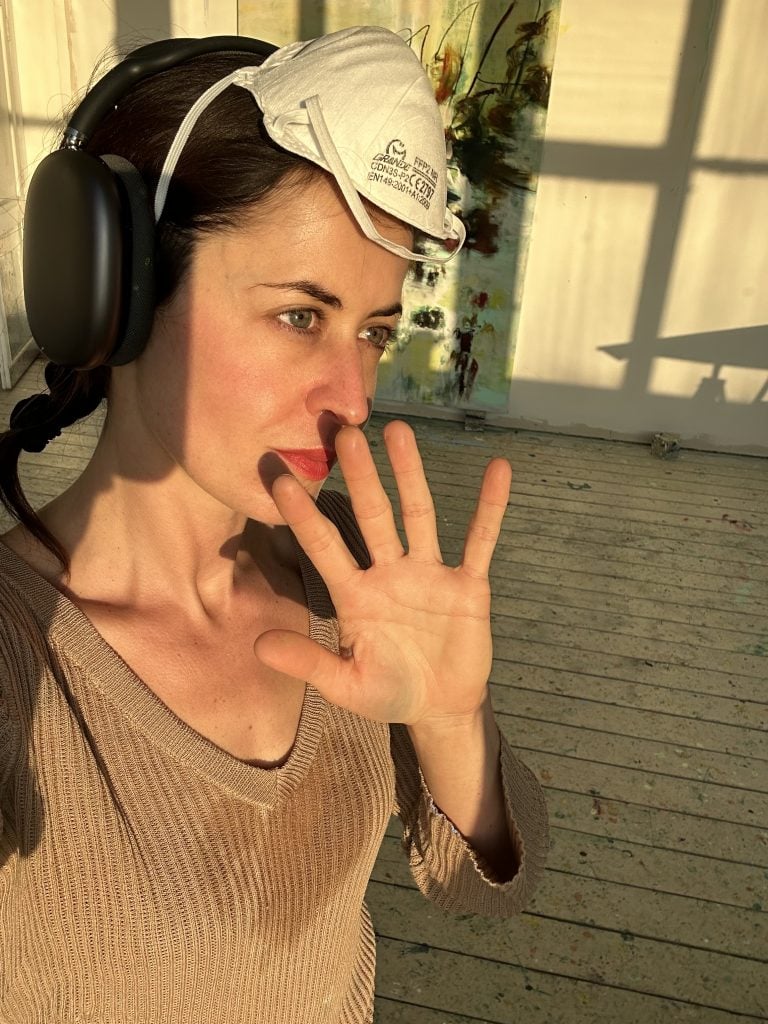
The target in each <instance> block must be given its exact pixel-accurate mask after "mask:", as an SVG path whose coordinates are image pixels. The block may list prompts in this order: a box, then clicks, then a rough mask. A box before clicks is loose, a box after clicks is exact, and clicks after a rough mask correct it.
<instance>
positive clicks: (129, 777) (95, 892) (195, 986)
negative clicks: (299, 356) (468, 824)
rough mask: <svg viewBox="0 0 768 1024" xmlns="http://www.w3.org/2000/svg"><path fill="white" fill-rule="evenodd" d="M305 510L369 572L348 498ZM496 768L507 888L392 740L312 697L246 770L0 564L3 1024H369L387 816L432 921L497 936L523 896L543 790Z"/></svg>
mask: <svg viewBox="0 0 768 1024" xmlns="http://www.w3.org/2000/svg"><path fill="white" fill-rule="evenodd" d="M319 504H320V506H321V507H322V508H323V510H324V511H325V513H326V514H327V515H328V516H329V517H330V518H332V519H333V520H334V521H335V522H336V523H337V525H339V526H340V528H341V529H342V532H343V533H344V535H345V537H346V539H347V543H348V544H349V546H350V548H351V549H352V550H353V552H354V553H355V554H356V556H357V557H358V558H359V559H360V561H361V564H363V563H364V562H367V555H366V553H365V550H364V547H363V546H362V541H361V538H360V535H359V532H358V531H357V528H356V524H355V523H354V518H353V517H352V515H351V511H350V509H349V507H348V505H347V502H346V499H344V498H342V497H341V496H340V495H338V494H334V493H327V494H323V495H321V498H320V501H319ZM301 568H302V575H303V578H304V584H305V588H306V594H307V601H308V604H309V610H310V629H311V636H312V637H313V638H314V639H316V640H318V641H319V642H321V643H323V644H325V645H326V646H327V647H329V648H330V649H333V650H338V633H337V625H336V621H335V619H334V613H333V608H332V605H331V603H330V600H329V597H328V593H327V591H326V588H325V585H324V584H323V582H322V580H321V579H320V577H319V576H318V574H317V573H316V571H315V570H314V569H313V567H312V565H311V563H310V562H309V561H308V560H307V559H306V558H303V557H302V564H301ZM212 685H215V681H212ZM501 764H502V776H503V780H504V787H505V793H506V798H507V806H508V815H509V820H510V829H511V832H512V835H513V838H514V844H515V848H516V862H517V872H516V875H515V877H514V879H513V880H512V881H511V882H508V883H506V884H503V885H501V884H496V883H494V881H493V880H492V878H491V877H489V875H488V873H487V872H486V871H485V870H484V868H483V866H482V864H481V862H480V861H479V859H478V858H477V856H476V855H475V854H474V852H473V851H472V849H471V848H470V847H469V846H468V845H467V843H466V842H465V841H464V839H463V838H462V837H461V836H460V834H459V833H458V832H457V831H456V830H455V829H454V828H453V826H452V825H451V823H450V822H449V821H448V820H447V819H446V818H445V817H444V816H443V815H442V814H440V812H439V811H438V810H437V808H436V807H435V806H434V804H433V803H432V801H431V798H430V796H429V793H428V791H427V790H426V787H425V785H424V781H423V778H422V777H421V774H420V772H419V769H418V764H417V762H416V759H415V755H414V752H413V747H412V745H411V743H410V740H409V737H408V734H407V730H406V729H405V728H404V727H402V726H391V727H389V726H386V725H382V724H378V723H374V722H369V721H366V720H364V719H361V718H358V717H356V716H354V715H352V714H349V713H347V712H346V711H343V710H341V709H340V708H337V707H335V706H333V705H331V704H329V703H328V702H327V701H325V700H324V699H323V698H322V697H321V696H320V695H319V693H318V692H317V691H316V690H315V689H313V688H312V687H311V686H307V688H306V693H305V699H304V708H303V712H302V716H301V721H300V724H299V729H298V734H297V737H296V743H295V746H294V748H293V750H292V752H291V755H290V757H289V758H288V760H287V762H286V763H285V764H284V765H283V766H282V767H280V768H275V769H269V770H266V769H261V768H257V767H253V766H251V765H248V764H246V763H244V762H242V761H239V760H237V759H236V758H234V757H232V756H231V755H229V754H227V753H225V752H224V751H223V750H221V749H220V748H219V747H217V746H215V745H214V744H213V743H211V742H209V741H208V740H206V739H205V738H204V737H202V736H201V735H200V734H199V733H197V732H195V731H194V730H193V729H191V728H190V727H189V726H187V725H186V724H185V723H184V722H182V721H181V720H180V719H179V718H177V717H176V716H175V715H174V714H173V713H172V712H171V711H170V710H169V709H168V708H167V707H166V706H165V705H164V704H163V703H162V702H161V701H160V700H159V699H158V698H157V697H156V696H155V694H154V693H152V691H151V690H149V688H148V687H147V686H145V685H144V683H142V681H141V680H140V679H138V678H137V677H136V676H135V675H134V674H133V672H131V670H130V669H129V668H128V666H127V665H126V664H125V663H124V662H123V661H122V660H121V659H120V658H119V657H118V655H117V654H116V653H115V651H114V650H112V648H111V647H109V646H108V644H107V643H106V642H105V641H104V639H103V638H102V637H101V635H100V634H99V633H98V632H97V631H96V629H95V628H94V627H93V626H92V625H91V623H90V621H89V620H88V619H87V618H86V616H85V615H83V613H82V612H81V611H80V610H79V609H78V608H77V607H76V606H75V605H74V604H72V603H71V602H70V601H68V600H67V599H66V598H65V597H64V596H63V595H62V594H60V593H59V592H58V591H57V590H55V589H54V588H53V587H52V586H50V585H49V584H48V583H47V582H46V581H45V580H44V579H42V578H41V577H40V576H39V575H38V574H37V573H35V572H34V571H33V570H32V569H31V568H30V567H29V566H28V565H27V564H26V563H25V562H24V561H22V560H21V559H20V558H18V556H16V555H15V554H14V553H13V552H12V551H10V549H8V548H7V547H6V546H5V545H3V544H0V1024H33V1022H34V1024H59V1022H67V1024H69V1022H72V1024H75V1022H76V1024H240V1022H243V1024H244V1022H246V1021H247V1022H248V1024H258V1022H264V1024H325V1022H328V1024H364V1022H370V1021H371V1020H372V1012H373V1011H372V1006H373V984H374V964H375V943H374V934H373V929H372V926H371V921H370V917H369V915H368V911H367V908H366V906H365V904H364V895H365V889H366V885H367V883H368V880H369V876H370V874H371V870H372V867H373V864H374V861H375V858H376V854H377V851H378V849H379V845H380V843H381V840H382V837H383V835H384V831H385V829H386V826H387V823H388V821H389V817H390V814H391V813H396V814H398V815H399V816H400V817H401V819H402V821H403V824H404V834H403V846H404V849H405V851H406V853H407V855H408V857H409V860H410V865H411V870H412V872H413V875H414V878H415V880H416V882H417V884H418V886H419V888H420V889H421V891H422V892H423V893H424V895H425V896H427V897H428V898H429V899H430V900H433V901H434V902H435V903H436V904H438V905H439V906H440V907H442V908H444V909H445V910H447V911H452V912H475V913H478V914H484V915H487V916H502V917H503V916H508V915H511V914H514V913H515V912H517V911H519V910H520V909H521V907H522V906H523V903H524V902H525V900H526V899H527V898H528V896H529V895H530V893H531V891H532V889H533V887H534V885H535V884H536V882H537V880H538V878H539V876H540V874H541V871H542V868H543V864H544V859H545V853H546V845H547V825H546V812H545V809H544V803H543V798H542V794H541V790H540V788H539V786H538V784H537V782H536V781H535V779H534V777H533V776H532V775H531V773H530V772H529V771H528V770H527V769H526V768H525V766H524V765H522V764H521V763H520V762H519V761H518V760H517V759H516V758H515V757H514V755H513V754H512V752H511V750H510V749H509V747H508V746H507V745H506V743H504V744H503V747H502V755H501Z"/></svg>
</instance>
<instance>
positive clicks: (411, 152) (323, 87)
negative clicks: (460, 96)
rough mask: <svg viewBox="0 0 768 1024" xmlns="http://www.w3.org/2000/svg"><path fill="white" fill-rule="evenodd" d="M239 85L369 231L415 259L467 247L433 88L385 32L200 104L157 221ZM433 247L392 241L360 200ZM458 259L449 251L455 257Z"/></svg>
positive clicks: (162, 191)
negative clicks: (436, 243)
mask: <svg viewBox="0 0 768 1024" xmlns="http://www.w3.org/2000/svg"><path fill="white" fill-rule="evenodd" d="M230 85H239V86H241V87H242V88H244V89H247V90H248V91H249V92H250V93H252V95H253V97H254V99H255V100H256V102H257V104H258V105H259V107H260V109H261V110H262V113H263V116H264V127H265V129H266V131H267V132H268V134H269V136H270V138H272V140H273V141H274V142H276V143H277V144H278V145H279V146H282V148H283V149H287V150H289V152H291V153H296V154H297V155H298V156H302V157H305V158H306V159H307V160H310V161H312V163H315V164H317V165H318V166H320V167H322V168H323V169H324V170H326V171H328V172H329V173H330V174H332V175H333V176H334V178H335V179H336V181H337V183H338V185H339V188H340V189H341V191H342V194H343V195H344V198H345V199H346V201H347V204H348V206H349V208H350V211H351V213H352V214H353V216H354V217H355V219H356V221H357V223H358V224H359V226H360V228H361V230H362V231H363V233H364V234H365V235H366V237H367V238H370V239H371V241H374V242H377V243H378V244H379V245H382V246H383V247H384V248H385V249H388V250H389V251H390V252H394V253H396V254H397V255H398V256H403V257H405V258H406V259H415V260H422V261H429V262H438V263H444V262H446V261H447V260H449V259H451V258H452V256H454V255H455V253H456V252H457V251H458V250H459V249H460V248H461V246H462V244H463V243H464V237H465V231H464V225H463V224H462V222H461V221H460V220H459V218H458V217H456V216H455V215H454V214H453V213H452V212H451V211H450V210H449V209H448V208H447V204H446V198H447V185H446V161H445V136H444V132H443V125H442V121H441V117H440V111H439V108H438V106H437V103H436V101H435V98H434V95H433V93H432V88H431V86H430V83H429V79H428V78H427V76H426V73H425V72H424V69H423V68H422V66H421V64H420V62H419V59H418V57H417V56H416V54H415V53H414V52H413V51H412V50H411V48H410V47H409V46H408V44H407V43H406V42H405V41H404V40H403V39H401V38H400V36H398V35H396V34H395V33H394V32H390V31H389V30H388V29H385V28H375V27H360V28H349V29H343V30H342V31H341V32H333V33H331V34H330V35H327V36H322V37H320V38H319V39H313V40H312V41H311V42H308V43H291V44H290V45H289V46H284V47H282V49H279V50H276V51H275V53H273V54H271V55H270V56H269V57H268V58H267V59H266V60H265V61H264V63H263V64H261V65H260V66H258V67H244V68H239V69H238V70H237V71H234V72H233V73H232V74H230V75H227V77H226V78H223V79H221V80H220V81H219V82H216V83H215V85H213V86H211V87H210V88H209V89H207V90H206V92H204V93H203V94H202V96H200V98H199V99H198V100H197V101H196V102H195V103H194V104H193V106H192V107H191V108H190V110H189V111H188V113H187V115H186V117H185V118H184V120H183V121H182V123H181V126H180V127H179V130H178V132H177V134H176V138H175V139H174V142H173V144H172V146H171V148H170V150H169V152H168V156H167V157H166V160H165V164H164V166H163V170H162V173H161V175H160V181H159V184H158V187H157V193H156V195H155V221H156V222H157V221H158V220H159V219H160V217H161V215H162V212H163V207H164V205H165V197H166V195H167V192H168V186H169V184H170V181H171V178H172V176H173V171H174V168H175V166H176V163H177V162H178V159H179V156H180V155H181V151H182V149H183V148H184V145H185V143H186V141H187V139H188V138H189V135H190V133H191V131H192V129H193V127H194V125H195V122H196V121H197V119H198V117H199V116H200V114H201V113H202V112H203V110H205V108H206V107H207V106H208V105H209V104H210V103H211V102H212V101H213V100H214V99H215V98H216V96H218V95H219V94H220V93H221V92H223V91H224V89H226V88H227V87H228V86H230ZM361 196H363V197H365V198H366V199H368V200H369V201H370V202H371V203H372V204H373V205H374V206H377V207H379V208H380V209H382V210H384V211H386V212H387V213H389V214H391V215H392V216H394V217H396V218H397V219H398V220H401V221H403V222H404V223H405V224H409V225H410V226H411V227H413V228H416V229H417V230H418V231H421V232H423V233H424V234H425V235H429V236H430V237H432V238H433V239H440V240H444V241H447V242H448V245H447V246H445V247H444V251H443V253H442V254H430V255H424V254H420V253H416V252H412V251H411V250H410V249H407V248H405V247H404V246H401V245H398V244H397V243H395V242H391V241H389V239H387V238H384V237H383V236H382V235H381V234H379V232H378V231H377V230H376V228H375V226H374V224H373V222H372V220H371V218H370V216H369V214H368V212H367V210H366V209H365V206H364V204H363V203H362V202H361V199H360V197H361ZM446 250H449V251H446Z"/></svg>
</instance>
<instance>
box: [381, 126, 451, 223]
mask: <svg viewBox="0 0 768 1024" xmlns="http://www.w3.org/2000/svg"><path fill="white" fill-rule="evenodd" d="M368 181H373V182H379V183H381V184H382V185H387V186H388V187H389V188H392V189H394V190H395V191H396V192H404V193H405V194H406V195H407V196H410V198H411V199H415V200H416V202H417V203H420V204H421V205H422V206H423V207H424V209H425V210H428V209H429V207H430V204H431V202H432V196H433V195H434V194H435V183H436V182H437V171H436V170H435V169H434V168H433V167H431V166H430V165H429V164H428V163H427V161H426V160H420V159H419V158H418V157H414V159H413V163H409V161H408V154H407V153H406V149H405V144H404V143H403V141H402V140H401V139H392V141H391V142H389V143H388V144H387V148H386V150H385V152H383V153H377V154H376V156H375V157H374V158H373V160H372V161H371V169H370V171H369V172H368Z"/></svg>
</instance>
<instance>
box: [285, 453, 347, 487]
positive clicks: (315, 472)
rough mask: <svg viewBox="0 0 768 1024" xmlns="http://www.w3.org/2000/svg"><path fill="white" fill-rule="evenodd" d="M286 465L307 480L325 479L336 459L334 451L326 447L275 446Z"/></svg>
mask: <svg viewBox="0 0 768 1024" xmlns="http://www.w3.org/2000/svg"><path fill="white" fill-rule="evenodd" d="M274 450H275V452H276V453H277V454H278V455H279V456H280V458H281V459H284V460H285V461H286V462H287V463H288V465H289V466H290V467H291V468H292V469H294V470H296V472H297V473H298V474H299V475H300V476H303V477H305V478H306V479H307V480H325V478H326V477H327V476H328V474H329V473H330V472H331V469H332V468H333V464H334V462H335V461H336V453H335V452H334V451H333V450H331V449H327V448H275V449H274Z"/></svg>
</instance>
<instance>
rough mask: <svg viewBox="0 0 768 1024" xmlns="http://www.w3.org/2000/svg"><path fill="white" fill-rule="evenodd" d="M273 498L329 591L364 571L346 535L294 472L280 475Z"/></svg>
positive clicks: (274, 488)
mask: <svg viewBox="0 0 768 1024" xmlns="http://www.w3.org/2000/svg"><path fill="white" fill-rule="evenodd" d="M272 500H273V501H274V503H275V505H276V506H277V510H278V512H279V513H280V515H281V516H282V517H283V519H285V521H286V523H287V524H288V526H290V528H291V530H292V531H293V534H294V536H295V537H296V540H297V541H298V542H299V544H300V545H301V547H302V549H303V550H304V552H305V554H306V555H307V558H309V560H310V561H311V562H312V564H313V565H314V567H315V568H316V569H317V571H318V572H319V573H320V575H321V576H322V577H323V579H324V580H325V582H326V584H327V585H328V589H329V590H331V589H332V588H333V587H334V586H336V585H338V584H340V583H344V582H345V581H347V580H348V579H349V578H350V577H351V576H353V575H354V574H355V573H358V572H360V566H359V565H358V564H357V562H356V561H355V558H354V556H353V555H352V553H351V552H350V550H349V548H348V547H347V545H346V544H345V542H344V538H343V537H342V536H341V534H340V533H339V531H338V530H337V529H336V527H335V526H334V524H333V523H332V522H331V521H330V519H328V518H326V516H324V515H323V513H322V512H321V511H320V509H319V508H318V507H317V505H316V504H315V502H314V501H313V499H312V497H311V496H310V495H309V494H307V492H306V491H305V490H304V488H303V487H302V486H301V484H300V483H299V481H298V480H296V479H295V478H294V477H292V476H291V475H290V474H285V475H283V476H279V477H278V478H277V480H275V482H274V484H273V485H272Z"/></svg>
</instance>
